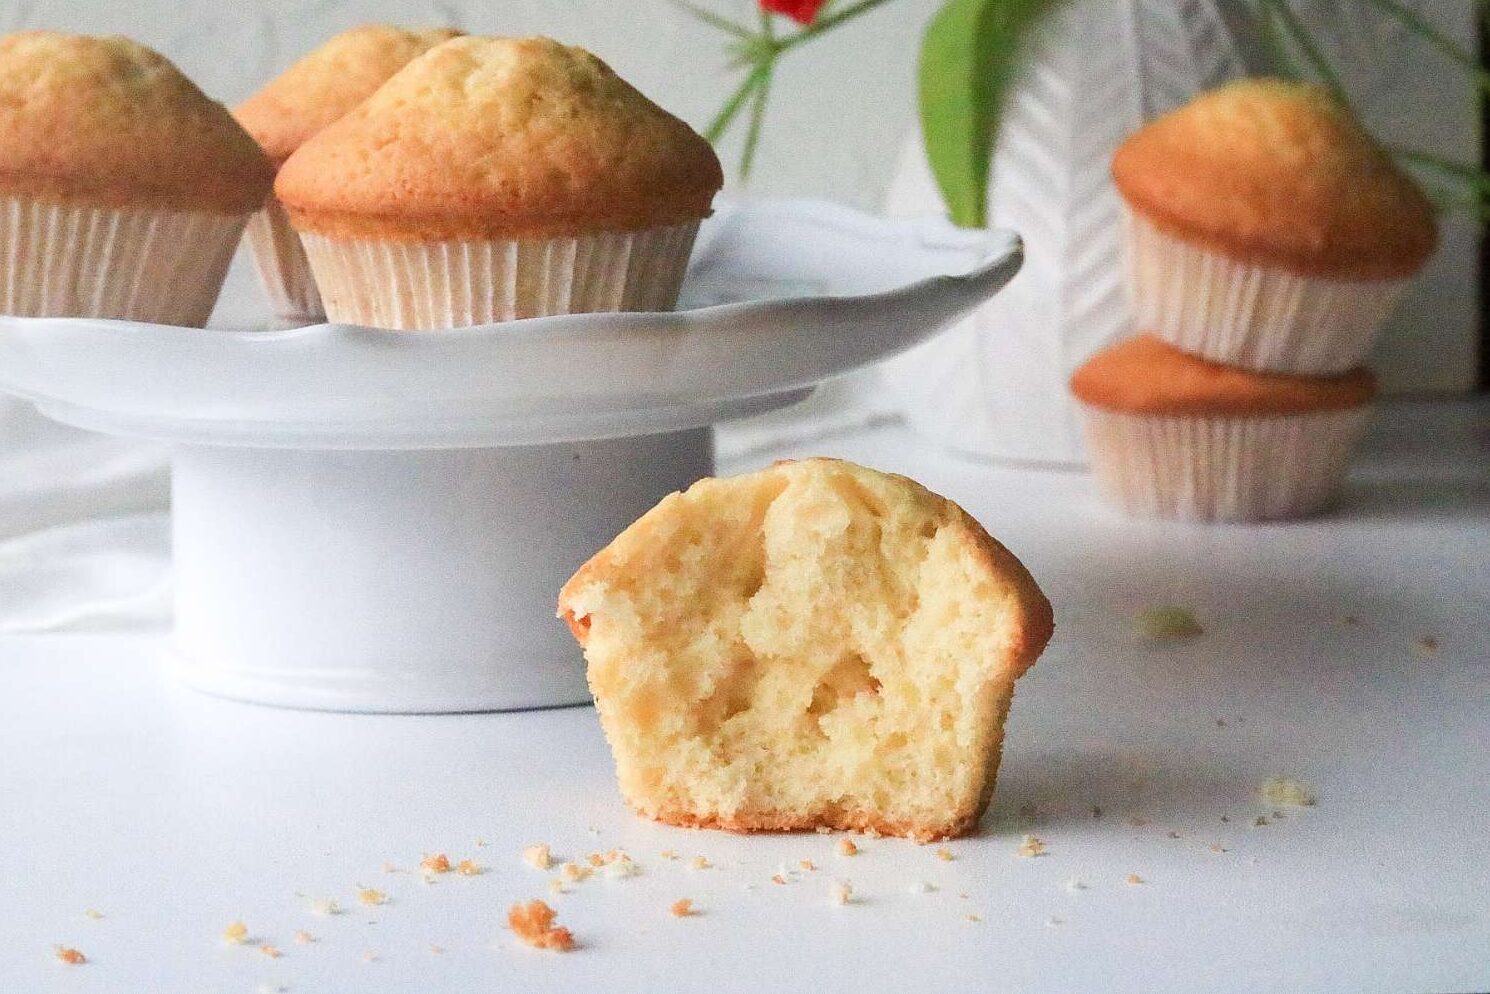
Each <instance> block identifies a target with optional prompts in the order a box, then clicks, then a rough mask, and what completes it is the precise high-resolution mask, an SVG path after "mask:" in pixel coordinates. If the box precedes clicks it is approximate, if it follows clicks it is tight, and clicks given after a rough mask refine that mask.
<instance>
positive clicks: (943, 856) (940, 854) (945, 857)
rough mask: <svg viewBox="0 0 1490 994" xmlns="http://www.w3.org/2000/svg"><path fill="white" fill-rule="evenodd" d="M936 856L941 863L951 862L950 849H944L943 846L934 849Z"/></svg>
mask: <svg viewBox="0 0 1490 994" xmlns="http://www.w3.org/2000/svg"><path fill="white" fill-rule="evenodd" d="M936 858H937V859H939V860H941V861H942V862H943V863H950V862H952V858H953V857H952V850H950V849H945V848H943V849H938V850H937V851H936Z"/></svg>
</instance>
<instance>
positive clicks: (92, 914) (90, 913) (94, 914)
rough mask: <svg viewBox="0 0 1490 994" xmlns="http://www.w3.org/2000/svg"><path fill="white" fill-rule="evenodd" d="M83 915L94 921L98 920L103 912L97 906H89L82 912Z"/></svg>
mask: <svg viewBox="0 0 1490 994" xmlns="http://www.w3.org/2000/svg"><path fill="white" fill-rule="evenodd" d="M83 915H84V916H85V917H87V918H91V919H93V920H94V921H98V920H99V919H101V918H102V917H103V912H102V911H99V910H98V909H97V908H89V909H88V910H86V911H84V912H83Z"/></svg>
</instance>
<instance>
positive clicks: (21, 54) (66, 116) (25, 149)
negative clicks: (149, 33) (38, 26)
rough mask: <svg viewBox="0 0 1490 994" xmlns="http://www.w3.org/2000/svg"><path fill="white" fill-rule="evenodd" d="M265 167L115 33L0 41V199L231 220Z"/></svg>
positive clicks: (209, 111) (181, 80)
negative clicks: (136, 208)
mask: <svg viewBox="0 0 1490 994" xmlns="http://www.w3.org/2000/svg"><path fill="white" fill-rule="evenodd" d="M273 178H274V168H273V166H272V165H271V164H270V163H269V160H268V159H267V158H266V157H265V156H264V153H263V152H262V151H260V150H259V146H258V145H257V144H256V143H255V142H254V140H253V139H252V138H250V137H249V135H248V133H247V132H245V131H244V130H243V129H242V128H241V127H240V126H239V125H238V123H237V122H236V121H234V120H233V117H232V115H231V114H229V113H228V111H227V109H226V108H225V107H223V106H222V105H221V104H219V103H217V102H215V101H213V100H211V99H209V98H208V97H207V96H206V95H204V94H203V93H202V91H201V90H199V89H197V87H196V85H195V84H193V83H192V82H191V80H189V79H187V78H186V77H185V76H184V75H182V74H181V71H180V70H178V69H177V68H176V67H175V66H174V65H172V64H171V63H170V62H169V61H167V60H166V59H165V58H164V57H163V56H161V55H159V54H158V53H156V52H154V51H152V50H151V49H148V48H146V47H145V46H143V45H140V44H138V43H136V42H133V41H130V40H129V39H127V38H119V37H107V38H104V37H92V36H88V35H69V34H62V33H60V32H55V31H24V32H21V33H19V34H12V35H7V36H5V37H3V38H0V194H20V195H25V196H31V197H37V198H40V199H43V200H54V201H62V202H68V203H74V202H82V203H88V204H93V205H97V206H102V207H134V206H139V207H154V208H161V209H166V210H179V211H201V212H206V213H218V214H241V213H247V212H250V211H253V210H255V209H257V208H258V207H259V205H260V204H262V203H263V202H264V198H265V196H267V195H268V193H269V188H270V184H271V183H272V182H273Z"/></svg>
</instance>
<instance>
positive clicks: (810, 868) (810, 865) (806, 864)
mask: <svg viewBox="0 0 1490 994" xmlns="http://www.w3.org/2000/svg"><path fill="white" fill-rule="evenodd" d="M797 865H798V866H799V867H801V868H802V869H804V870H806V871H807V872H808V873H812V872H814V871H815V870H816V869H817V864H816V863H814V862H813V861H812V860H810V859H802V860H798V861H797Z"/></svg>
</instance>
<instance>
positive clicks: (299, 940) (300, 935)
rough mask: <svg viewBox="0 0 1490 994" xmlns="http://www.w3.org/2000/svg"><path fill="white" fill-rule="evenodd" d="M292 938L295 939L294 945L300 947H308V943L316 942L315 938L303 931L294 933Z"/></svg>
mask: <svg viewBox="0 0 1490 994" xmlns="http://www.w3.org/2000/svg"><path fill="white" fill-rule="evenodd" d="M294 938H295V943H296V944H297V945H301V946H305V945H309V944H310V943H312V942H315V941H316V937H315V936H313V935H311V934H310V933H309V932H306V931H304V930H301V931H299V932H296V933H295V936H294Z"/></svg>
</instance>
